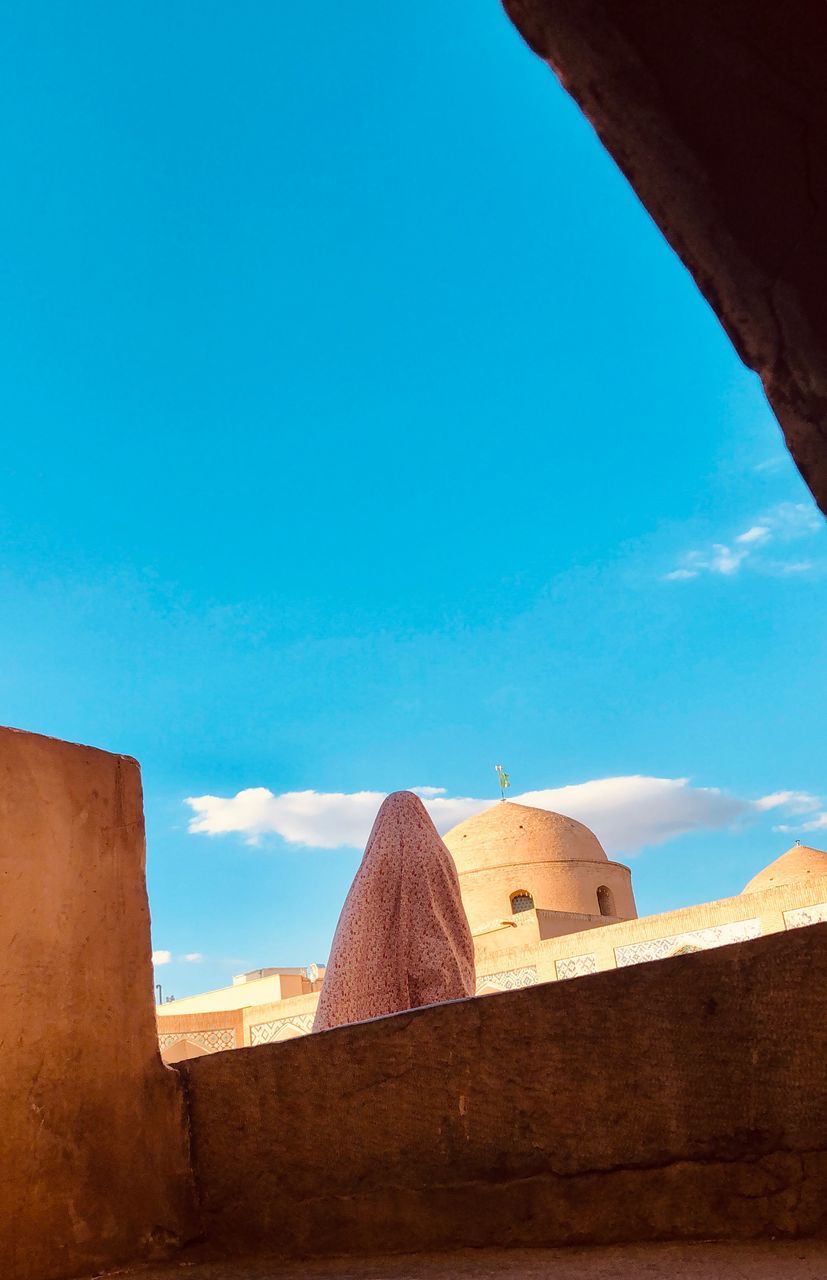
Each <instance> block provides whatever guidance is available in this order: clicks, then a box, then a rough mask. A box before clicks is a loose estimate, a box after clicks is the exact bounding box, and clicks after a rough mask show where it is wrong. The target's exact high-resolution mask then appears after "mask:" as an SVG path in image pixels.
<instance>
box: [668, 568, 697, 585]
mask: <svg viewBox="0 0 827 1280" xmlns="http://www.w3.org/2000/svg"><path fill="white" fill-rule="evenodd" d="M697 576H698V570H697V569H673V570H672V572H671V573H665V574H664V575H663V577H664V581H665V582H685V581H686V579H687V578H697Z"/></svg>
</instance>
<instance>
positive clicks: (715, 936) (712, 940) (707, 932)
mask: <svg viewBox="0 0 827 1280" xmlns="http://www.w3.org/2000/svg"><path fill="white" fill-rule="evenodd" d="M760 936H761V921H760V920H737V921H735V922H733V923H732V924H721V925H715V926H713V927H712V928H709V929H694V930H692V932H690V933H675V934H672V935H671V937H668V938H653V939H652V941H651V942H632V943H629V944H628V946H625V947H615V960H616V961H617V967H618V968H619V969H621V968H623V967H624V966H625V965H629V964H644V963H646V961H648V960H665V959H666V957H667V956H674V955H676V954H678V953H682V952H684V951H706V950H707V948H709V947H724V946H728V945H729V944H730V943H732V942H748V941H749V939H750V938H760Z"/></svg>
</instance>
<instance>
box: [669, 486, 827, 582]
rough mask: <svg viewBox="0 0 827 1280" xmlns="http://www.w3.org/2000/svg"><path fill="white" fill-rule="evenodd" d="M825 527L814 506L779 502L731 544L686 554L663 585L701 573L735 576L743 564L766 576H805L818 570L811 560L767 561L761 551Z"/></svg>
mask: <svg viewBox="0 0 827 1280" xmlns="http://www.w3.org/2000/svg"><path fill="white" fill-rule="evenodd" d="M823 528H824V521H823V520H822V518H821V516H820V515H819V513H818V511H817V510H816V508H815V507H814V506H810V505H808V504H807V503H804V502H782V503H779V504H778V505H777V506H775V507H773V508H772V510H770V511H768V512H766V513H765V514H764V515H763V516H761V517H759V519H757V520H756V521H755V522H754V523H752V524H750V525H749V526H748V527H747V528H746V529H744V530H743V531H742V532H741V533H737V534H735V536H734V538H733V539H732V540H731V542H713V543H711V544H710V546H709V547H707V548H705V549H700V550H698V549H696V550H692V551H687V552H686V554H685V555H684V556H683V557H682V563H681V564H680V565H678V567H677V568H675V569H672V570H670V571H669V572H668V573H665V574H663V579H664V581H665V582H684V581H687V580H688V579H690V578H698V577H700V576H701V575H702V574H720V575H722V576H724V577H734V576H735V574H737V573H739V572H740V570H741V569H742V567H743V566H744V565H745V564H749V565H752V566H753V567H754V568H756V569H761V570H763V571H764V572H768V573H781V574H788V573H807V572H809V571H811V570H813V569H815V568H816V567H817V565H816V564H814V563H813V561H812V560H794V561H785V560H777V559H775V560H767V559H766V558H765V557H764V556H763V554H762V553H763V551H764V550H765V549H766V548H767V547H768V546H770V545H771V544H776V545H777V546H781V545H784V544H787V543H791V542H796V541H798V540H799V539H801V538H809V537H812V535H813V534H816V533H819V532H820V531H821V530H823Z"/></svg>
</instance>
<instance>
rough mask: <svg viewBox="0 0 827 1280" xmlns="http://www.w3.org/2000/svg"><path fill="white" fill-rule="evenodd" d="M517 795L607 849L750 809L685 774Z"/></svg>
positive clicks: (635, 846) (628, 848) (659, 838)
mask: <svg viewBox="0 0 827 1280" xmlns="http://www.w3.org/2000/svg"><path fill="white" fill-rule="evenodd" d="M519 799H520V800H521V801H523V802H524V803H525V804H531V805H536V806H537V807H538V808H540V809H554V810H556V811H557V812H558V813H565V814H568V815H569V817H572V818H577V819H578V820H579V821H580V822H584V823H585V824H586V826H587V827H591V829H592V830H593V831H594V833H595V834H596V835H597V836H598V837H599V839H600V841H601V843H602V844H603V845H604V846H605V847H606V849H607V851H612V850H615V851H621V852H623V853H626V854H632V853H637V852H638V851H639V850H640V849H642V848H644V847H645V846H646V845H657V844H663V843H664V842H665V841H667V840H671V839H673V837H675V836H679V835H684V834H685V833H686V832H688V831H695V830H697V829H699V828H702V827H724V826H727V825H728V824H729V823H730V822H733V821H734V820H735V819H736V818H739V817H741V816H743V815H744V814H745V813H747V812H748V810H749V807H750V806H749V802H748V801H744V800H740V799H738V798H737V797H736V796H732V795H728V794H727V792H725V791H721V790H719V789H718V788H717V787H693V786H692V785H691V784H690V782H689V779H688V778H650V777H641V776H632V777H620V778H601V779H598V780H596V781H594V782H581V783H578V784H576V785H575V786H570V787H558V788H555V789H554V790H548V791H527V792H526V793H525V795H523V796H520V797H519Z"/></svg>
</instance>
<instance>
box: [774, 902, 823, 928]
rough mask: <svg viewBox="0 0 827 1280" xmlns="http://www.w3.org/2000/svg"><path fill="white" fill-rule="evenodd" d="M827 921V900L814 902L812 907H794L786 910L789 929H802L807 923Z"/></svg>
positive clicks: (786, 923)
mask: <svg viewBox="0 0 827 1280" xmlns="http://www.w3.org/2000/svg"><path fill="white" fill-rule="evenodd" d="M825 923H827V902H814V903H813V905H812V906H810V907H794V908H793V910H792V911H785V912H784V925H785V927H786V928H787V929H802V928H803V927H804V925H807V924H825Z"/></svg>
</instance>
